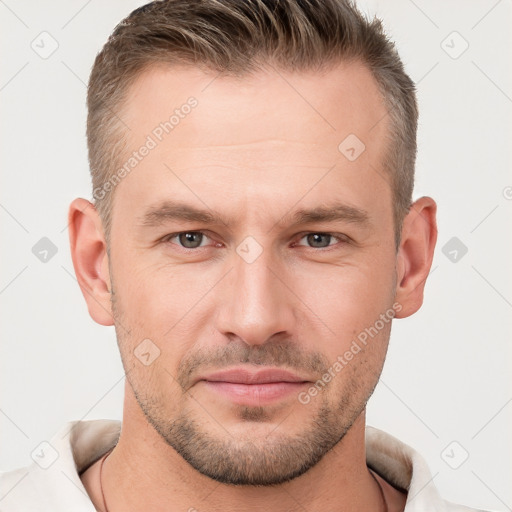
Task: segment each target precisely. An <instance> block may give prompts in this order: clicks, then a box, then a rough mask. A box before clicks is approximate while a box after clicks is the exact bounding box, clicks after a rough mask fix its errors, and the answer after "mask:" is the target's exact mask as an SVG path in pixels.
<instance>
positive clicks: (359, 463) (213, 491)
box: [94, 393, 383, 512]
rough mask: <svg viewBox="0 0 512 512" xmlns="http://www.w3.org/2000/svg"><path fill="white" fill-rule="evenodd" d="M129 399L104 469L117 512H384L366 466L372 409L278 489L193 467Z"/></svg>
mask: <svg viewBox="0 0 512 512" xmlns="http://www.w3.org/2000/svg"><path fill="white" fill-rule="evenodd" d="M125 396H126V397H127V398H126V399H125V407H124V417H123V427H122V431H121V436H120V438H119V442H118V444H117V446H116V447H115V448H114V450H113V451H112V453H111V454H110V455H109V456H108V458H107V459H106V461H105V463H104V466H103V475H102V480H103V481H102V486H103V491H104V494H105V498H106V504H107V506H108V510H109V512H118V511H119V510H123V511H126V512H130V511H136V510H143V509H145V510H155V511H166V512H174V511H183V510H190V511H194V510H195V511H197V512H200V511H202V510H208V511H209V512H220V511H225V510H226V509H231V510H237V511H240V512H245V511H251V512H254V511H266V510H273V511H276V512H279V511H283V512H284V511H289V510H296V509H297V508H300V509H305V510H339V509H341V508H343V510H344V511H345V512H351V511H354V512H355V511H356V510H372V511H382V510H383V507H382V496H381V491H380V489H379V487H378V485H377V483H376V481H375V479H374V478H373V477H372V476H371V474H370V472H369V470H368V468H367V466H366V454H365V438H364V436H365V413H364V411H363V413H361V415H360V416H359V417H358V418H357V420H356V421H355V422H354V424H353V426H352V427H351V429H350V430H349V431H348V432H347V434H346V435H345V437H344V438H343V439H342V441H340V442H339V443H338V444H337V445H336V446H335V447H334V448H333V449H332V450H330V451H329V452H328V453H327V454H326V455H325V456H324V458H323V459H322V460H321V461H320V462H319V463H318V464H316V465H315V466H314V467H313V468H311V469H310V470H309V471H307V472H306V473H305V474H303V475H302V476H300V477H298V478H295V479H294V480H292V481H290V482H286V483H284V484H281V485H276V486H271V487H252V486H233V485H226V484H222V483H219V482H216V481H213V480H211V479H210V478H208V477H206V476H204V475H202V474H200V473H199V472H198V471H196V470H195V469H194V468H193V467H192V466H190V465H189V464H188V463H187V462H186V461H185V460H184V459H183V458H182V457H181V456H180V455H179V454H178V453H177V452H176V451H175V450H174V449H173V448H171V447H170V446H168V445H167V443H165V441H164V440H163V439H162V438H161V436H160V435H159V434H158V433H157V432H156V431H155V430H154V428H153V427H152V426H151V425H149V424H148V422H147V420H146V418H145V416H144V415H143V413H142V411H141V410H140V408H139V407H138V404H137V403H136V402H135V400H134V399H132V398H130V397H131V395H130V394H129V393H127V394H126V395H125ZM380 482H383V481H382V480H380ZM94 494H95V495H96V496H97V495H98V493H97V492H95V493H94ZM98 505H99V509H100V510H103V508H104V507H103V504H102V503H101V502H100V503H99V504H98Z"/></svg>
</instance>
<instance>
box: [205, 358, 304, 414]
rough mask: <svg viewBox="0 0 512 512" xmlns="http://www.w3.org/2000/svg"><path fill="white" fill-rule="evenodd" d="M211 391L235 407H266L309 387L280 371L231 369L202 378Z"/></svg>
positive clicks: (296, 376) (275, 369) (299, 378)
mask: <svg viewBox="0 0 512 512" xmlns="http://www.w3.org/2000/svg"><path fill="white" fill-rule="evenodd" d="M201 383H204V384H205V386H206V389H207V390H208V391H209V392H213V393H214V394H215V395H216V396H217V397H221V399H227V400H228V401H229V402H230V403H232V404H237V405H245V406H259V407H261V406H263V405H266V404H270V403H272V402H276V401H279V400H283V399H285V398H290V396H291V395H293V394H294V393H299V392H300V391H301V390H302V389H303V387H304V386H305V385H307V384H309V381H308V380H306V379H305V378H304V377H301V376H299V375H296V374H294V373H292V372H290V371H288V370H283V369H280V368H266V369H260V370H258V371H254V370H252V369H249V368H231V369H229V370H222V371H218V372H213V373H210V374H208V375H204V376H201V377H200V378H199V379H198V380H197V384H201Z"/></svg>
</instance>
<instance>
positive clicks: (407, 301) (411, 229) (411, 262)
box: [395, 197, 437, 318]
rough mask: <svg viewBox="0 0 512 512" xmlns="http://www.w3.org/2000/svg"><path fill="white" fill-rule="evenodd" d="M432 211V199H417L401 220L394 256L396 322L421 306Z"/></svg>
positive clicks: (432, 241)
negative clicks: (397, 310)
mask: <svg viewBox="0 0 512 512" xmlns="http://www.w3.org/2000/svg"><path fill="white" fill-rule="evenodd" d="M436 210H437V205H436V203H435V201H434V200H433V199H432V198H430V197H421V198H420V199H418V200H417V201H415V202H414V203H413V204H412V206H411V208H410V211H409V213H408V214H407V215H406V217H405V219H404V222H403V227H402V238H401V242H400V248H399V250H398V255H397V274H396V275H397V283H396V295H395V300H396V301H397V302H399V303H400V304H401V305H402V309H401V310H400V312H399V313H397V315H396V317H397V318H405V317H408V316H410V315H412V314H413V313H415V312H416V311H418V309H419V308H420V307H421V305H422V303H423V290H424V288H425V282H426V280H427V277H428V274H429V272H430V267H431V266H432V260H433V258H434V249H435V245H436V241H437V224H436Z"/></svg>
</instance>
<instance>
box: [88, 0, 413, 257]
mask: <svg viewBox="0 0 512 512" xmlns="http://www.w3.org/2000/svg"><path fill="white" fill-rule="evenodd" d="M343 59H345V60H359V61H361V62H363V63H364V64H365V65H366V66H367V67H368V69H369V70H370V71H371V73H372V75H373V77H374V78H375V80H376V82H377V84H378V87H379V90H380V92H381V94H382V97H383V100H384V104H385V106H386V108H387V113H388V115H389V121H390V122H389V136H388V138H389V140H388V144H387V155H386V158H385V162H384V168H385V170H386V172H387V173H388V175H389V176H390V181H391V187H392V194H393V216H394V224H395V240H396V246H397V248H398V246H399V243H400V233H401V227H402V221H403V218H404V216H405V215H406V213H407V212H408V211H409V208H410V205H411V202H412V191H413V186H414V166H415V160H416V131H417V121H418V110H417V104H416V94H415V86H414V83H413V81H412V80H411V79H410V77H409V76H408V75H407V74H406V73H405V71H404V68H403V64H402V62H401V60H400V57H399V55H398V53H397V51H396V49H395V46H394V44H393V43H392V42H391V41H390V40H389V39H388V38H387V36H386V35H385V33H384V30H383V27H382V24H381V22H380V20H378V19H377V18H374V19H373V20H367V19H366V18H365V17H364V16H363V15H362V14H361V13H360V12H359V11H358V9H357V8H356V7H355V5H354V4H353V3H352V2H351V1H350V0H161V1H154V2H151V3H149V4H147V5H144V6H143V7H140V8H138V9H136V10H134V11H133V12H132V13H131V14H130V15H129V16H128V17H127V18H125V19H124V20H123V21H121V23H119V24H118V25H117V27H116V28H115V29H114V31H113V33H112V34H111V36H110V37H109V39H108V41H107V42H106V44H105V46H104V47H103V49H102V50H101V52H100V53H99V54H98V55H97V56H96V60H95V62H94V66H93V68H92V72H91V76H90V80H89V87H88V94H87V107H88V117H87V142H88V149H89V163H90V169H91V175H92V182H93V196H94V199H95V205H96V207H97V209H98V212H99V214H100V216H101V219H102V223H103V228H104V231H105V236H106V238H107V241H108V240H109V233H110V224H111V209H112V202H113V196H112V194H113V189H111V188H110V187H109V188H108V190H105V188H106V187H105V188H102V184H104V183H106V182H108V180H109V178H110V177H111V176H112V173H114V171H115V169H116V167H117V166H118V165H119V163H120V158H121V156H120V155H122V154H123V151H124V149H125V148H126V130H127V128H126V126H125V125H124V124H123V121H122V119H121V117H120V115H119V114H120V113H121V112H122V108H123V105H124V104H125V102H126V100H127V91H128V89H129V87H130V85H131V84H132V83H133V82H134V80H135V79H136V78H137V77H138V76H140V74H141V73H142V72H143V71H144V70H146V69H147V68H148V67H150V66H152V65H154V64H162V63H166V64H169V65H171V64H187V65H191V66H197V67H201V68H203V69H205V70H207V71H215V72H222V73H226V74H234V75H238V76H243V75H244V74H247V73H250V72H252V71H254V70H257V69H260V68H261V67H264V66H265V63H266V62H267V63H270V62H271V63H272V64H273V65H276V66H277V67H279V68H280V69H282V70H290V71H308V70H320V69H322V68H326V67H328V66H329V65H335V64H336V63H339V61H340V60H343ZM340 142H341V141H340ZM98 190H101V191H102V194H97V193H96V192H94V191H98Z"/></svg>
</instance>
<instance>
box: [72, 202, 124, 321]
mask: <svg viewBox="0 0 512 512" xmlns="http://www.w3.org/2000/svg"><path fill="white" fill-rule="evenodd" d="M68 220H69V242H70V246H71V257H72V259H73V266H74V268H75V274H76V278H77V280H78V284H79V285H80V289H81V290H82V293H83V295H84V298H85V301H86V302H87V307H88V309H89V314H90V315H91V317H92V319H93V320H94V321H95V322H97V323H99V324H101V325H114V319H113V317H112V307H111V302H110V290H111V283H110V275H109V272H108V267H109V266H108V254H107V244H106V241H105V238H104V235H103V230H102V225H101V219H100V216H99V214H98V212H97V211H96V208H95V207H94V205H93V204H92V203H90V202H89V201H87V200H85V199H81V198H78V199H75V200H74V201H73V202H72V203H71V205H70V207H69V216H68Z"/></svg>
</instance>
